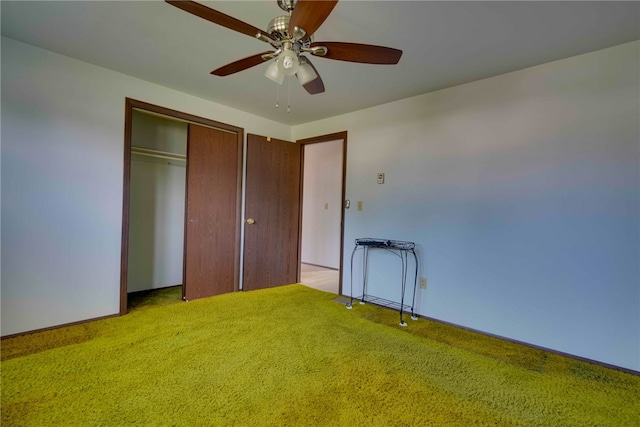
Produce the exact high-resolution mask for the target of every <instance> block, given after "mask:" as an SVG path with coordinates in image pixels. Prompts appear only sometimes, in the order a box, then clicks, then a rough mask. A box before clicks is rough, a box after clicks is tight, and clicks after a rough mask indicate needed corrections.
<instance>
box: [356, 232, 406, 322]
mask: <svg viewBox="0 0 640 427" xmlns="http://www.w3.org/2000/svg"><path fill="white" fill-rule="evenodd" d="M415 247H416V245H415V243H413V242H404V241H401V240H388V239H374V238H370V237H365V238H360V239H356V241H355V247H354V248H353V252H352V253H351V302H350V303H349V304H347V308H348V309H351V308H352V307H353V300H354V299H359V300H360V304H364V303H365V302H370V303H372V304H377V305H381V306H384V307H388V308H392V309H394V310H398V311H400V325H401V326H407V323H406V322H405V321H404V320H403V319H402V315H403V313H404V312H406V311H409V312H411V318H412V319H414V320H417V319H418V317H417V316H416V315H415V313H414V311H413V309H414V306H415V302H416V285H417V284H418V256H417V255H416V252H415ZM372 249H382V250H386V251H389V252H391V253H392V254H394V255H396V256H398V257H399V258H400V260H401V262H402V280H401V292H400V302H399V303H398V302H395V301H390V300H387V299H384V298H379V297H376V296H373V295H369V294H367V282H368V280H367V279H368V270H369V269H368V264H369V251H370V250H372ZM358 250H360V251H361V252H362V296H360V297H358V298H354V297H353V259H354V257H355V255H356V252H357V251H358ZM409 254H411V255H413V259H414V260H415V275H414V279H413V297H412V299H411V305H408V304H405V301H404V300H405V294H406V290H407V270H408V265H407V264H408V257H409Z"/></svg>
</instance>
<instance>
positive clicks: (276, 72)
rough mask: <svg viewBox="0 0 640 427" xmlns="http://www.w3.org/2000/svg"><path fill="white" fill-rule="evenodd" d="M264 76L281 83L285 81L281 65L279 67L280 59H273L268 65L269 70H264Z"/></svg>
mask: <svg viewBox="0 0 640 427" xmlns="http://www.w3.org/2000/svg"><path fill="white" fill-rule="evenodd" d="M264 76H265V77H266V78H268V79H269V80H272V81H273V82H275V83H277V84H279V85H281V84H282V82H283V81H284V73H283V72H282V71H280V67H278V60H276V61H273V62H272V63H271V64H270V65H269V66H268V67H267V71H265V72H264Z"/></svg>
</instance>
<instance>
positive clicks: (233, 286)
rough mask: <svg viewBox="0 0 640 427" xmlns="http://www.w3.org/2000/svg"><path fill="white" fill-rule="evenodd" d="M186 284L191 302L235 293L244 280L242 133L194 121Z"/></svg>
mask: <svg viewBox="0 0 640 427" xmlns="http://www.w3.org/2000/svg"><path fill="white" fill-rule="evenodd" d="M187 158H188V162H187V195H186V199H187V201H186V205H187V207H186V217H185V251H184V265H185V266H184V275H185V277H184V286H183V298H184V299H185V300H187V301H189V300H193V299H196V298H203V297H208V296H212V295H217V294H222V293H226V292H233V291H235V290H237V289H238V282H239V280H238V279H239V273H238V271H239V268H238V267H239V253H240V251H239V248H238V243H239V236H240V234H239V221H237V215H236V214H237V212H239V195H240V192H239V191H238V189H239V188H240V173H239V171H240V170H241V169H240V165H241V164H242V148H241V146H239V144H238V142H237V135H236V134H235V133H232V132H228V131H225V130H221V129H212V128H208V127H204V126H198V125H195V124H189V135H188V142H187Z"/></svg>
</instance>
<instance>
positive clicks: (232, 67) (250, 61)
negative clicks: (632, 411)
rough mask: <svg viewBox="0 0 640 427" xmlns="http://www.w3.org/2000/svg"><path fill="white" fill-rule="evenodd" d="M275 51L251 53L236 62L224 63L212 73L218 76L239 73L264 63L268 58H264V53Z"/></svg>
mask: <svg viewBox="0 0 640 427" xmlns="http://www.w3.org/2000/svg"><path fill="white" fill-rule="evenodd" d="M268 53H273V52H271V51H267V52H262V53H258V54H256V55H251V56H248V57H246V58H243V59H239V60H237V61H235V62H232V63H230V64H227V65H223V66H222V67H220V68H216V69H215V70H213V71H212V72H211V74H213V75H216V76H221V77H223V76H228V75H229V74H234V73H237V72H238V71H242V70H246V69H247V68H251V67H255V66H256V65H259V64H262V63H263V62H264V61H267V60H268V58H267V59H264V58H263V57H262V55H265V54H268Z"/></svg>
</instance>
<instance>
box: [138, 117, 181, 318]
mask: <svg viewBox="0 0 640 427" xmlns="http://www.w3.org/2000/svg"><path fill="white" fill-rule="evenodd" d="M187 132H188V125H187V123H186V122H182V121H178V120H175V119H172V118H170V117H165V116H160V115H157V114H150V113H148V112H145V111H143V110H133V113H132V122H131V167H130V171H131V172H130V173H131V175H130V183H129V189H130V190H129V191H130V194H129V254H128V266H129V268H128V271H127V294H128V307H127V308H128V309H131V308H132V306H138V305H147V304H155V303H159V302H160V301H162V302H165V303H166V302H168V301H169V300H171V299H175V300H179V299H180V298H181V297H182V282H183V276H184V214H185V208H184V207H185V191H186V169H187ZM171 288H173V289H171ZM160 289H163V291H162V292H158V290H160Z"/></svg>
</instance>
